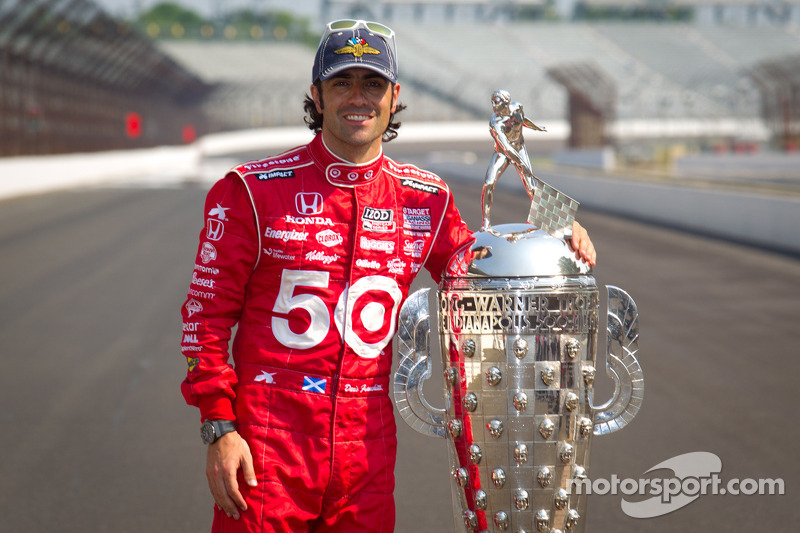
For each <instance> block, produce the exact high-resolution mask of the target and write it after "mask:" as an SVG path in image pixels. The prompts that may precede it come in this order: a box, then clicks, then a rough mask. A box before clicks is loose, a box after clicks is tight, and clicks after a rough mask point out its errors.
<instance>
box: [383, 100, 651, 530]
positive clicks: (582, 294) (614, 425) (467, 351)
mask: <svg viewBox="0 0 800 533" xmlns="http://www.w3.org/2000/svg"><path fill="white" fill-rule="evenodd" d="M492 103H493V105H494V113H493V114H492V119H491V121H490V124H491V131H492V135H493V137H494V139H495V149H496V153H495V155H494V156H493V158H492V162H491V163H490V165H489V169H488V170H487V176H486V181H485V184H484V191H483V217H484V218H483V225H482V228H481V231H478V232H476V233H475V234H474V242H473V243H472V244H471V245H469V246H468V247H466V248H464V249H462V250H460V251H459V252H458V253H456V254H455V255H454V257H453V258H452V259H451V261H450V265H449V266H448V268H447V270H446V271H445V273H444V277H443V280H442V282H441V284H440V285H439V290H438V307H439V309H438V311H439V312H438V320H437V323H438V326H439V327H438V330H439V335H440V338H441V352H442V366H443V368H444V387H445V403H446V406H445V408H444V409H436V408H433V407H431V406H430V404H429V403H428V402H427V401H426V400H425V397H424V394H423V392H422V382H423V381H424V380H426V379H428V377H430V374H431V368H432V366H431V356H430V353H429V349H430V347H429V344H428V337H429V332H430V324H429V312H428V289H422V290H420V291H417V292H416V293H414V294H413V295H411V296H410V297H409V298H408V299H407V301H406V303H405V304H404V306H403V308H402V309H401V312H400V324H399V339H400V342H399V344H398V352H399V368H398V370H397V373H396V374H395V378H394V397H395V402H396V405H397V408H398V411H399V413H400V414H401V416H402V418H403V419H404V420H405V421H406V422H407V423H408V424H409V425H410V426H411V427H412V428H414V429H416V430H417V431H419V432H421V433H424V434H428V435H432V436H438V437H443V438H445V439H446V440H447V441H448V450H449V457H450V472H451V474H452V492H453V507H454V518H455V524H456V531H457V532H458V531H468V532H473V531H480V532H483V531H512V532H514V533H532V532H537V531H538V532H549V533H561V532H564V533H566V532H578V531H583V530H584V527H585V521H586V503H587V502H586V498H587V495H586V494H585V493H584V494H581V493H580V492H581V491H580V490H577V488H578V486H579V485H581V484H582V483H586V481H588V470H589V449H590V443H591V439H592V436H593V435H604V434H607V433H612V432H614V431H616V430H618V429H621V428H622V427H624V426H625V425H626V424H627V423H628V422H630V421H631V419H632V418H633V417H634V416H635V415H636V413H637V411H638V410H639V406H640V405H641V402H642V397H643V392H644V382H643V376H642V370H641V367H640V366H639V362H638V360H637V356H636V353H637V350H638V322H637V317H638V312H637V309H636V304H635V303H634V301H633V300H632V299H631V298H630V296H628V294H627V293H625V292H624V291H623V290H621V289H619V288H617V287H611V286H607V291H608V327H607V354H606V370H607V373H608V375H609V376H610V377H611V378H612V379H613V381H614V384H615V390H614V394H613V396H612V398H611V399H609V400H608V402H606V403H605V404H604V405H600V406H597V405H595V404H594V402H593V399H592V385H593V382H594V379H595V366H596V360H597V359H596V355H597V353H596V352H597V335H598V310H599V291H598V287H597V284H596V283H595V279H594V277H593V276H592V275H591V268H590V267H589V266H588V265H587V264H585V263H583V262H581V261H579V260H576V258H575V253H574V252H573V251H571V250H570V248H569V246H568V245H567V243H566V241H565V236H566V237H567V238H568V236H569V234H570V233H571V229H572V222H573V220H574V217H575V212H576V210H577V206H578V204H577V202H575V201H574V200H573V199H571V198H569V197H568V196H566V195H564V194H562V193H561V192H559V191H557V190H556V189H554V188H552V187H550V186H549V185H547V184H545V183H543V182H542V181H541V180H539V179H538V178H536V177H535V176H534V175H533V172H532V171H531V166H530V161H529V159H528V156H527V153H526V152H525V148H524V144H523V140H522V134H521V131H522V128H523V127H529V128H532V129H538V130H541V128H538V127H535V126H533V123H532V122H530V120H529V119H527V118H525V117H524V115H523V114H522V106H520V105H519V104H518V103H516V102H513V103H511V102H509V98H508V93H506V92H505V91H497V92H495V94H494V95H493V97H492ZM509 164H513V166H514V167H515V168H516V169H517V171H518V173H519V174H520V176H521V177H522V180H523V183H524V184H525V186H526V188H527V189H528V193H529V195H530V196H531V198H532V200H533V203H532V207H531V211H530V214H529V216H528V223H527V224H524V223H519V224H504V225H498V226H492V225H491V224H490V222H489V213H490V209H491V192H492V189H493V188H494V185H495V182H496V180H497V178H498V177H499V175H500V174H501V173H502V172H503V171H504V170H505V169H506V167H507V166H508V165H509ZM487 198H488V200H487Z"/></svg>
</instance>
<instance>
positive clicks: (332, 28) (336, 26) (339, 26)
mask: <svg viewBox="0 0 800 533" xmlns="http://www.w3.org/2000/svg"><path fill="white" fill-rule="evenodd" d="M326 27H327V31H326V32H325V33H324V34H323V35H322V39H320V43H322V42H323V41H324V40H325V38H326V37H328V36H329V35H330V34H332V33H336V32H338V31H341V30H357V29H359V28H364V29H365V30H369V31H371V32H373V33H377V34H378V35H382V36H383V37H386V38H387V39H390V40H391V41H392V44H394V30H393V29H392V28H390V27H388V26H384V25H383V24H381V23H379V22H369V21H366V20H356V19H341V20H334V21H333V22H329V23H328V24H327V26H326Z"/></svg>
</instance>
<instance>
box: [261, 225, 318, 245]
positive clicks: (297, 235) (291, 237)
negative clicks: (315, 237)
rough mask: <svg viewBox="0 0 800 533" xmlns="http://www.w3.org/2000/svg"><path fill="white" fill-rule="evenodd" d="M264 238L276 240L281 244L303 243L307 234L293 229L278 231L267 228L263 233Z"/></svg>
mask: <svg viewBox="0 0 800 533" xmlns="http://www.w3.org/2000/svg"><path fill="white" fill-rule="evenodd" d="M264 237H269V238H270V239H277V240H279V241H283V242H288V241H303V242H305V240H306V239H307V238H308V233H307V232H305V231H295V230H293V229H291V230H280V229H272V228H270V227H267V229H266V231H264Z"/></svg>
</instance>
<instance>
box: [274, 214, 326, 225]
mask: <svg viewBox="0 0 800 533" xmlns="http://www.w3.org/2000/svg"><path fill="white" fill-rule="evenodd" d="M286 222H289V223H291V224H315V225H317V226H333V220H331V219H330V218H326V217H293V216H292V215H286Z"/></svg>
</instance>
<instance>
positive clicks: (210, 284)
mask: <svg viewBox="0 0 800 533" xmlns="http://www.w3.org/2000/svg"><path fill="white" fill-rule="evenodd" d="M192 285H197V286H198V287H205V288H206V289H215V288H216V287H215V285H216V282H215V281H214V280H213V279H209V278H201V277H200V276H198V275H197V272H192Z"/></svg>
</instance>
